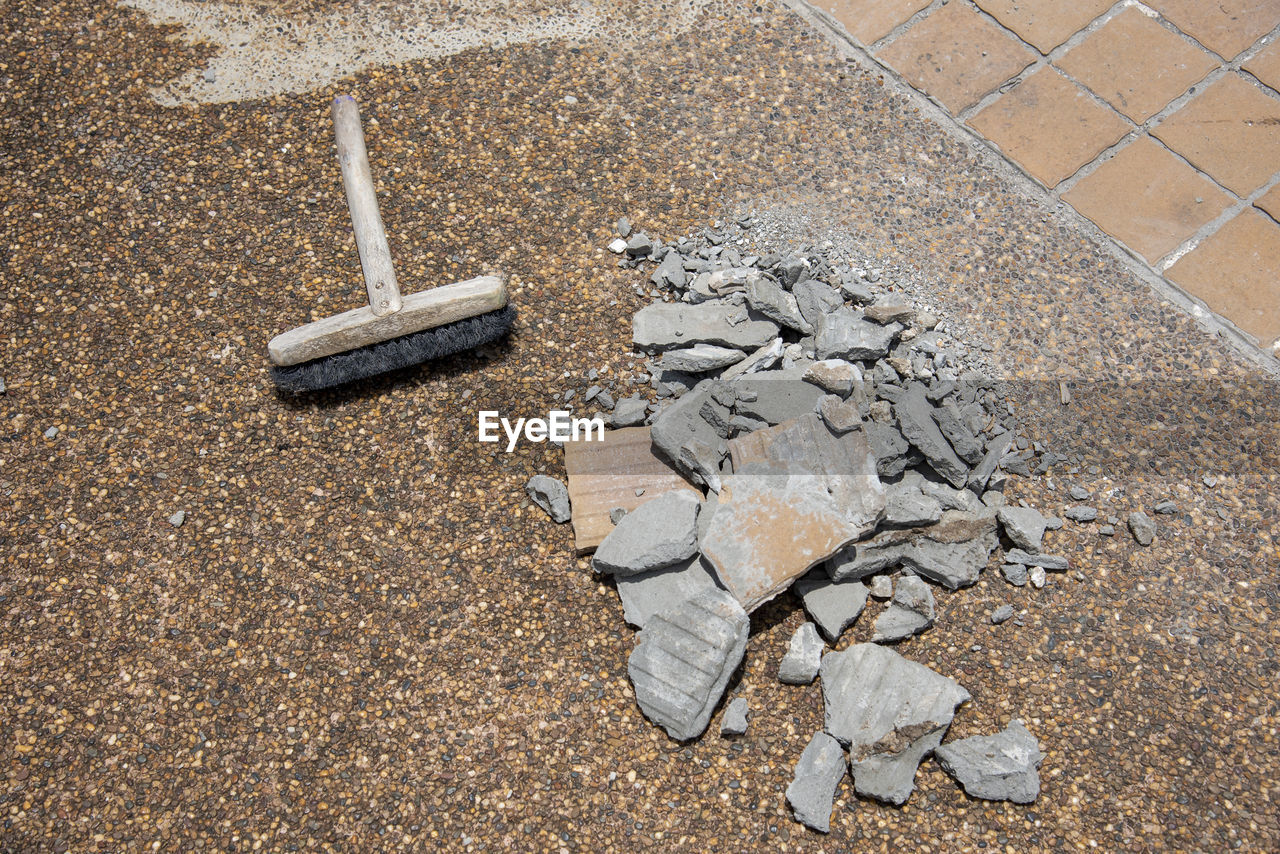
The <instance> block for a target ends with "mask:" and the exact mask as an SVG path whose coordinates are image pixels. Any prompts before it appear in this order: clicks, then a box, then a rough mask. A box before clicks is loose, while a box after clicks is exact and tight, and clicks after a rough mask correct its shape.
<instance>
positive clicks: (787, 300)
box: [746, 273, 813, 335]
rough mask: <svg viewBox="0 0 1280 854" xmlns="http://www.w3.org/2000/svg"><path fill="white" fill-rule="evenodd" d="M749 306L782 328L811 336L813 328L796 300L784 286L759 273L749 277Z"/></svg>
mask: <svg viewBox="0 0 1280 854" xmlns="http://www.w3.org/2000/svg"><path fill="white" fill-rule="evenodd" d="M746 286H747V305H749V306H751V307H752V308H754V309H755V310H756V311H758V312H760V313H761V314H762V315H764V316H765V317H767V318H769V319H770V320H772V321H774V322H775V323H777V324H778V325H780V326H785V327H787V328H788V329H794V330H796V331H797V332H802V333H804V334H806V335H807V334H809V333H810V332H812V331H813V327H812V326H811V325H810V324H809V322H808V321H807V320H805V319H804V317H802V316H801V314H800V307H799V306H798V305H797V304H796V298H795V297H794V296H793V295H792V294H790V293H787V292H786V291H784V290H783V289H782V286H781V285H779V284H778V283H777V282H775V281H773V280H772V279H770V278H769V277H768V276H762V275H760V274H758V273H756V274H752V275H749V276H747V283H746Z"/></svg>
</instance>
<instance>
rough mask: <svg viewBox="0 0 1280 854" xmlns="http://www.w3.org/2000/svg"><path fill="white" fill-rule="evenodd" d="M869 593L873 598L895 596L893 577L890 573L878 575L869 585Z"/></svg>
mask: <svg viewBox="0 0 1280 854" xmlns="http://www.w3.org/2000/svg"><path fill="white" fill-rule="evenodd" d="M867 593H869V594H870V595H871V598H873V599H888V598H890V597H891V596H893V578H892V577H891V576H888V575H877V576H876V577H875V578H873V579H871V583H870V584H868V585H867Z"/></svg>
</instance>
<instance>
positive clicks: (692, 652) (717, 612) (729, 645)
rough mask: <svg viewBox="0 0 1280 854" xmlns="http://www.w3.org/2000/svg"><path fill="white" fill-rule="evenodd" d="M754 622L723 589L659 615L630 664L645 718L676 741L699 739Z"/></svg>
mask: <svg viewBox="0 0 1280 854" xmlns="http://www.w3.org/2000/svg"><path fill="white" fill-rule="evenodd" d="M749 625H750V620H749V619H748V618H747V614H746V612H745V611H744V610H743V609H742V606H741V605H739V604H738V603H737V601H736V600H735V599H734V598H733V597H732V596H730V595H729V594H728V593H726V592H725V591H723V590H708V591H706V592H704V593H700V594H698V595H697V596H695V597H694V598H693V599H689V600H687V601H685V602H683V603H681V604H680V605H678V606H677V607H675V608H673V609H671V610H668V611H664V612H662V613H661V614H655V615H654V616H653V617H652V618H651V619H650V620H649V622H648V623H647V624H646V625H645V627H644V629H643V630H642V631H640V632H639V633H638V634H637V635H636V637H637V643H636V648H635V649H634V650H632V652H631V657H630V659H629V660H628V662H627V675H628V676H629V677H630V678H631V683H632V685H634V687H635V692H636V702H637V703H638V704H639V705H640V710H641V711H642V712H644V715H645V717H647V718H648V719H649V720H651V721H653V722H654V723H655V724H657V725H658V726H660V727H662V728H663V729H664V730H666V731H667V734H668V735H670V736H671V737H672V738H674V739H676V740H677V741H688V740H689V739H691V738H697V737H698V736H699V735H701V734H702V733H703V731H704V730H706V728H707V724H708V723H709V722H710V720H711V713H712V711H713V710H714V709H715V707H716V704H717V703H719V702H720V698H721V696H723V695H724V689H725V686H726V685H727V684H728V683H729V677H730V676H732V675H733V671H734V670H735V669H737V667H738V665H739V664H740V663H741V662H742V654H743V652H744V651H745V650H746V648H747V630H748V627H749Z"/></svg>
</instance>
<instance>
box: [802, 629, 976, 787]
mask: <svg viewBox="0 0 1280 854" xmlns="http://www.w3.org/2000/svg"><path fill="white" fill-rule="evenodd" d="M819 675H820V676H821V677H822V696H823V702H824V705H825V727H824V728H825V729H826V731H827V732H828V733H830V734H831V735H832V736H834V737H835V738H836V739H837V740H839V741H840V743H841V744H846V745H848V746H849V751H850V752H849V765H850V770H851V771H852V773H853V779H854V785H855V787H856V788H857V791H858V794H860V795H866V796H870V797H874V798H877V799H878V800H882V801H887V802H889V803H894V804H902V803H904V802H905V801H906V800H907V798H908V797H909V796H910V794H911V790H912V789H913V788H914V786H915V783H914V781H915V773H916V768H917V767H918V766H919V764H920V761H921V760H922V759H924V757H925V756H927V755H928V754H929V753H931V752H932V751H933V749H934V748H935V747H937V746H938V744H939V743H940V742H941V741H942V736H943V735H944V734H945V733H946V731H947V727H949V726H950V725H951V719H952V717H953V716H954V715H955V710H956V707H957V706H959V705H960V704H961V703H964V702H966V701H967V700H968V699H969V692H968V691H966V690H965V689H964V688H962V687H960V685H958V684H957V683H956V682H954V681H953V680H951V679H948V678H947V677H945V676H942V675H941V674H939V673H935V672H934V671H932V670H930V669H929V668H927V667H925V666H924V665H922V664H917V663H916V662H913V661H909V660H907V659H906V658H903V657H902V656H901V655H899V654H898V653H896V652H894V651H893V650H892V649H889V648H888V647H884V646H880V645H879V644H874V643H861V644H856V645H854V646H851V647H849V648H848V649H846V650H844V651H843V652H829V653H827V654H826V655H825V656H824V657H823V659H822V667H821V668H820V670H819Z"/></svg>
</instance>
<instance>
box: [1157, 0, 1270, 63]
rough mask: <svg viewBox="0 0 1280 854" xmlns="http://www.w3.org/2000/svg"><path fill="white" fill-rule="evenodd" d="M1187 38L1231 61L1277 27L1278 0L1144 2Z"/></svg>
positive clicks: (1170, 0)
mask: <svg viewBox="0 0 1280 854" xmlns="http://www.w3.org/2000/svg"><path fill="white" fill-rule="evenodd" d="M1147 5H1148V6H1151V7H1152V8H1154V9H1156V10H1158V11H1159V12H1160V14H1162V15H1164V16H1165V17H1166V18H1168V19H1169V20H1170V21H1172V22H1173V23H1174V25H1175V26H1177V28H1178V29H1180V30H1182V31H1183V32H1184V33H1186V34H1187V35H1189V36H1191V37H1192V38H1194V39H1195V40H1196V41H1198V42H1200V44H1202V45H1204V46H1205V47H1207V48H1209V49H1210V50H1215V51H1217V52H1218V53H1219V54H1221V55H1222V57H1223V58H1224V59H1233V58H1234V57H1235V56H1236V54H1238V53H1240V51H1242V50H1244V49H1245V48H1247V47H1249V46H1250V45H1252V44H1253V43H1254V42H1256V41H1257V40H1258V39H1260V38H1262V36H1264V35H1265V34H1267V33H1269V32H1271V31H1272V30H1274V29H1275V28H1276V25H1277V24H1280V0H1147Z"/></svg>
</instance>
